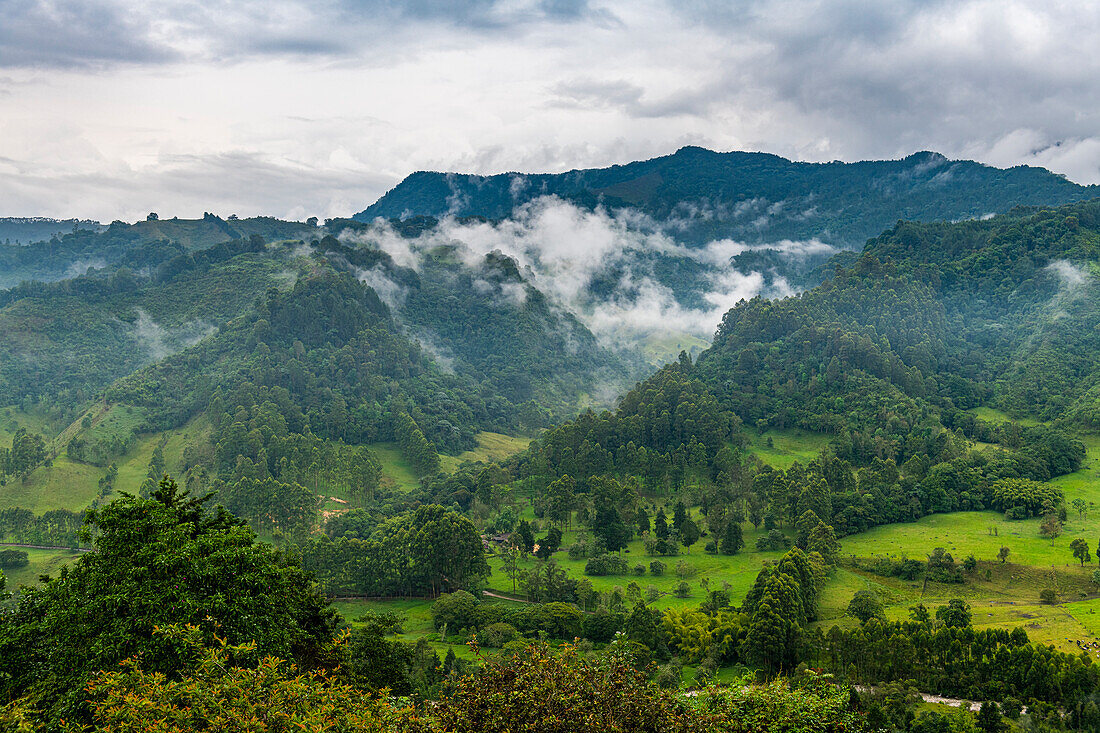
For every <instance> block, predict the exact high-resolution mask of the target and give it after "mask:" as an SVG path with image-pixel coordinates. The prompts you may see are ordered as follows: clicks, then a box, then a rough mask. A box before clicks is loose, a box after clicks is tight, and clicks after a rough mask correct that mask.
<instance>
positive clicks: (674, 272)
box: [341, 196, 835, 347]
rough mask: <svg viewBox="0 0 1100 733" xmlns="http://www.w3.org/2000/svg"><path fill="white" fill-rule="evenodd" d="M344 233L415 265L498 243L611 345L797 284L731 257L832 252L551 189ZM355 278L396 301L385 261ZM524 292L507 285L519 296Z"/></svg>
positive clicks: (681, 327) (712, 316)
mask: <svg viewBox="0 0 1100 733" xmlns="http://www.w3.org/2000/svg"><path fill="white" fill-rule="evenodd" d="M341 238H342V239H344V240H345V241H350V242H357V243H363V244H372V245H375V246H378V247H380V248H381V249H383V250H384V251H386V252H387V253H388V254H389V255H390V256H391V257H392V258H393V260H394V262H395V263H396V264H398V265H400V266H403V267H409V268H412V269H418V268H419V266H420V262H421V257H422V254H423V253H424V252H426V251H428V250H430V249H432V248H435V247H439V246H444V245H446V246H449V247H452V248H455V252H456V255H457V256H458V257H460V258H461V259H462V260H463V261H464V262H465V263H466V264H467V265H469V266H470V267H473V268H477V267H479V266H480V263H481V262H482V261H483V258H484V257H485V255H487V254H489V253H491V252H501V253H503V254H505V255H507V256H509V257H511V258H513V259H514V260H515V261H516V262H517V263H518V264H519V266H520V267H521V268H522V269H523V270H524V272H525V274H526V276H527V277H528V278H529V279H530V280H531V282H532V283H533V284H534V285H535V286H536V287H538V288H539V289H540V290H542V291H543V292H544V293H546V294H547V295H548V296H549V297H550V298H552V299H553V300H554V301H556V302H557V303H558V304H560V305H562V306H563V307H565V308H567V309H569V310H570V311H572V312H573V313H575V314H576V315H577V316H578V317H579V318H580V319H581V320H582V321H583V322H584V323H585V324H586V325H587V326H588V327H589V328H590V329H591V330H592V332H593V333H595V334H596V336H597V337H599V338H600V339H601V341H603V342H604V343H606V344H607V345H610V346H617V347H622V346H629V345H634V344H637V343H639V342H642V341H645V340H646V339H648V338H651V337H655V336H663V335H667V334H676V333H679V334H690V335H693V336H697V337H700V338H705V339H709V338H711V337H712V336H713V334H714V329H715V327H716V326H717V325H718V323H719V321H721V319H722V316H723V315H724V314H725V312H726V311H728V310H729V309H730V308H732V307H733V306H734V305H735V304H736V303H737V302H738V301H740V300H742V299H749V298H753V297H755V296H758V295H762V296H764V297H783V296H787V295H790V294H792V293H793V292H795V288H793V287H792V286H791V285H790V284H789V282H788V279H787V278H786V277H784V275H783V273H782V272H778V271H775V270H774V269H771V270H768V271H761V270H748V271H744V270H743V269H739V268H738V267H737V266H736V265H735V264H733V262H732V258H734V257H736V256H737V255H740V254H743V253H745V252H767V253H770V254H773V255H776V256H778V257H779V259H780V260H782V261H787V262H790V263H791V264H792V265H794V264H798V263H799V262H805V261H807V259H808V258H816V259H824V258H826V257H828V256H829V255H831V254H832V253H833V252H835V250H834V248H833V247H831V246H830V245H828V244H825V243H823V242H820V241H818V240H809V241H797V242H796V241H789V240H784V241H779V242H775V243H770V244H764V245H760V244H754V245H749V244H745V243H741V242H735V241H732V240H729V239H721V240H715V241H711V242H708V243H707V244H705V245H704V246H701V247H688V246H685V245H684V244H681V243H680V242H678V241H677V240H676V238H675V237H674V236H672V235H671V234H670V233H669V231H668V228H667V226H664V225H662V224H659V223H658V222H656V221H654V220H653V219H651V218H650V217H647V216H645V215H643V214H640V213H638V212H636V211H630V210H624V211H617V212H614V213H612V212H608V211H606V210H604V209H602V208H597V209H596V210H594V211H590V210H587V209H583V208H580V207H577V206H574V205H572V204H569V203H566V202H564V201H562V200H561V199H558V198H556V197H552V196H547V197H542V198H539V199H536V200H535V201H532V202H531V203H529V204H526V205H525V206H523V207H521V208H520V209H518V210H517V212H516V215H515V216H513V217H512V218H510V219H508V220H505V221H502V222H486V221H469V220H457V219H454V218H444V219H443V220H442V221H440V223H439V224H438V226H436V227H434V228H433V229H431V230H429V231H427V232H425V233H423V234H421V235H419V236H417V237H415V238H408V237H405V236H402V235H401V234H399V233H398V232H396V231H394V229H393V228H392V227H390V226H389V225H388V224H387V223H385V222H383V221H381V220H379V221H378V222H376V223H375V224H373V225H372V226H371V227H370V228H369V229H368V230H366V231H359V232H351V231H350V230H348V231H346V232H345V233H344V234H342V235H341ZM360 278H361V279H362V280H363V281H364V282H367V283H368V284H370V285H371V286H372V287H374V288H375V290H377V291H378V293H379V296H380V297H382V298H383V300H385V301H386V302H387V303H389V304H390V305H391V306H398V307H399V306H400V303H401V300H402V298H401V292H400V286H399V285H397V284H395V283H393V282H392V281H390V280H388V279H387V278H386V277H385V273H384V272H383V271H382V270H381V269H375V270H373V271H369V272H362V273H360ZM520 293H521V291H520V290H517V291H515V292H513V293H511V296H512V299H513V300H514V301H515V302H516V303H517V304H521V303H522V298H521V296H520Z"/></svg>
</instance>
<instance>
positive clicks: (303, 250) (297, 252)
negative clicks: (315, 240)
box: [290, 242, 315, 259]
mask: <svg viewBox="0 0 1100 733" xmlns="http://www.w3.org/2000/svg"><path fill="white" fill-rule="evenodd" d="M314 251H315V250H314V247H313V245H312V244H307V243H305V242H299V243H298V244H296V245H294V248H293V249H292V250H290V256H291V257H293V258H295V259H298V258H301V257H309V256H310V255H312V254H313V253H314Z"/></svg>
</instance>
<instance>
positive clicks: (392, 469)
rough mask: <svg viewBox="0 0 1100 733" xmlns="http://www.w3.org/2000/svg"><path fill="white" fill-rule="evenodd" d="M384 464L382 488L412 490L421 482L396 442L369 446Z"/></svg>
mask: <svg viewBox="0 0 1100 733" xmlns="http://www.w3.org/2000/svg"><path fill="white" fill-rule="evenodd" d="M367 447H368V448H370V450H371V452H372V453H374V455H376V456H377V457H378V461H379V462H380V463H381V464H382V488H383V489H387V490H390V491H412V490H414V489H415V488H416V487H417V486H419V485H420V482H419V481H418V480H417V478H416V472H414V471H413V469H412V466H410V465H409V462H408V461H406V460H405V457H404V456H402V455H401V449H400V448H398V447H397V444H396V443H374V444H372V445H369V446H367Z"/></svg>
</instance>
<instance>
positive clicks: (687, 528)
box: [680, 518, 701, 547]
mask: <svg viewBox="0 0 1100 733" xmlns="http://www.w3.org/2000/svg"><path fill="white" fill-rule="evenodd" d="M700 534H701V533H700V531H699V525H698V524H696V523H695V520H694V519H690V518H689V519H685V520H684V521H683V523H682V524H680V542H681V544H683V546H684V547H691V546H692V545H694V544H695V543H696V542H698V541H699V535H700Z"/></svg>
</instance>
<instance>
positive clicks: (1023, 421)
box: [967, 407, 1040, 427]
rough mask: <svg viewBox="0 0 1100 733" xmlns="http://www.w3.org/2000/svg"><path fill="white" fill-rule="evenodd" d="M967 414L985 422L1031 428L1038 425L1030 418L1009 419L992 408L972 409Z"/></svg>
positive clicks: (1006, 415) (1005, 414)
mask: <svg viewBox="0 0 1100 733" xmlns="http://www.w3.org/2000/svg"><path fill="white" fill-rule="evenodd" d="M967 412H969V413H971V414H972V415H974V416H975V417H978V418H981V419H982V420H985V421H986V422H1014V423H1017V424H1019V425H1024V426H1028V427H1030V426H1032V425H1039V424H1040V422H1039V421H1038V420H1036V419H1035V418H1031V417H1010V416H1009V415H1008V414H1007V413H1004V412H1001V411H1000V410H996V409H994V408H992V407H973V408H971V409H969V410H967Z"/></svg>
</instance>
